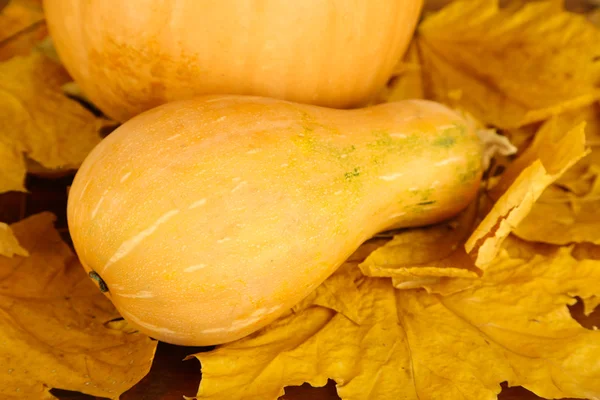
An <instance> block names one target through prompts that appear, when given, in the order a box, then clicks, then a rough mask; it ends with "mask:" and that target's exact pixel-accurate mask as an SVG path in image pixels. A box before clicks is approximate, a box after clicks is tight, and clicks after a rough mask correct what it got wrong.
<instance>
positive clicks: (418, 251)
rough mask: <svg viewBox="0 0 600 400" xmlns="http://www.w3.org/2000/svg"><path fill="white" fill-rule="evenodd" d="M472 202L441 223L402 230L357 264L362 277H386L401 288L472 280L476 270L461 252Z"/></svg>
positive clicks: (471, 219) (472, 216) (472, 214)
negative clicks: (446, 280) (450, 279)
mask: <svg viewBox="0 0 600 400" xmlns="http://www.w3.org/2000/svg"><path fill="white" fill-rule="evenodd" d="M477 206H478V204H477V202H473V203H472V204H471V205H470V206H469V207H468V208H467V209H466V210H465V211H463V212H462V213H460V214H459V215H458V216H457V217H455V218H453V219H451V220H450V221H447V222H445V223H442V224H437V225H434V226H429V227H425V228H414V229H407V230H402V231H401V232H399V233H397V234H395V235H394V237H393V239H392V240H390V241H389V242H387V243H385V244H384V245H383V246H381V247H379V248H377V249H375V250H374V251H372V252H371V253H370V254H369V255H368V256H367V257H366V259H365V260H364V261H363V262H361V263H360V264H359V268H360V269H361V271H362V272H363V274H365V275H366V276H371V277H390V278H393V280H394V286H395V287H397V288H401V289H412V288H419V287H427V286H428V285H430V284H431V283H434V282H437V281H438V278H439V277H446V276H447V277H466V278H469V277H470V278H476V277H478V276H479V274H480V271H479V269H478V268H477V267H475V265H474V263H473V260H471V258H469V256H468V255H467V253H466V252H465V250H464V242H465V240H466V239H467V237H468V236H469V234H470V233H471V230H472V228H473V225H474V222H475V218H476V216H477Z"/></svg>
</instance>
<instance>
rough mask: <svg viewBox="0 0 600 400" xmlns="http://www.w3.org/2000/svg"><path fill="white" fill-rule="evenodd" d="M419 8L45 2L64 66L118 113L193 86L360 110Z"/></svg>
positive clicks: (409, 2)
mask: <svg viewBox="0 0 600 400" xmlns="http://www.w3.org/2000/svg"><path fill="white" fill-rule="evenodd" d="M421 6H422V0H350V1H349V0H303V1H291V2H290V1H281V0H219V1H201V0H169V1H157V0H127V1H117V0H86V1H81V0H44V10H45V13H46V20H47V23H48V28H49V31H50V34H51V36H52V38H53V41H54V44H55V47H56V50H57V52H58V54H59V56H60V58H61V60H62V62H63V64H64V65H65V67H66V68H67V70H68V71H69V73H70V74H71V76H72V77H73V78H74V79H75V81H76V82H77V83H78V84H79V85H80V86H81V88H82V90H83V92H84V93H85V94H86V96H87V97H88V98H89V99H90V100H91V101H92V102H93V103H94V104H95V105H96V106H98V107H99V108H100V109H101V110H102V111H104V112H105V113H106V114H107V115H108V116H110V117H112V118H114V119H116V120H118V121H125V120H127V119H129V118H131V117H132V116H134V115H137V114H139V113H140V112H142V111H144V110H147V109H149V108H152V107H154V106H157V105H159V104H163V103H165V102H167V101H172V100H180V99H185V98H190V97H193V96H196V95H201V94H220V93H225V94H232V93H234V94H249V95H259V96H266V97H276V98H283V99H287V100H292V101H296V102H302V103H308V104H317V105H322V106H328V107H334V108H346V107H355V106H359V105H361V104H364V103H366V102H368V101H369V99H370V98H371V97H372V96H373V95H374V94H375V92H376V91H377V90H378V89H380V88H381V86H383V85H384V84H385V82H386V80H387V79H388V78H389V76H390V75H391V73H392V70H393V68H394V66H395V64H396V62H397V60H399V59H400V58H401V57H402V54H403V53H404V52H405V50H406V48H407V46H408V43H409V41H410V39H411V37H412V35H413V32H414V29H415V26H416V23H417V19H418V16H419V13H420V10H421Z"/></svg>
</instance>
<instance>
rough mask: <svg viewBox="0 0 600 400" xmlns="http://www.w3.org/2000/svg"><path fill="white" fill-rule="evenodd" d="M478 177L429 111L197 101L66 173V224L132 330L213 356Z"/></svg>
mask: <svg viewBox="0 0 600 400" xmlns="http://www.w3.org/2000/svg"><path fill="white" fill-rule="evenodd" d="M481 173H482V146H481V143H480V140H479V139H478V137H477V135H476V133H475V132H474V131H473V128H472V127H471V126H470V125H469V124H468V123H467V122H466V121H465V120H464V119H463V118H462V117H461V116H460V115H458V114H456V113H455V112H453V111H451V110H450V109H448V108H447V107H445V106H443V105H441V104H438V103H434V102H431V101H426V100H405V101H401V102H395V103H385V104H380V105H375V106H370V107H366V108H361V109H353V110H339V109H329V108H324V107H318V106H314V105H306V104H299V103H293V102H288V101H284V100H277V99H272V98H262V97H253V96H241V95H230V96H223V95H214V96H202V97H198V98H194V99H189V100H183V101H178V102H172V103H167V104H165V105H162V106H159V107H157V108H154V109H152V110H149V111H146V112H144V113H142V114H140V115H138V116H136V117H134V118H132V119H130V120H129V121H128V122H126V123H124V124H123V125H121V126H120V127H119V128H117V129H116V130H115V131H114V132H113V133H111V134H110V135H109V136H108V137H107V138H105V139H104V140H103V141H102V142H101V143H100V144H99V145H98V146H97V147H96V148H95V149H94V150H93V151H92V152H91V153H90V154H89V156H88V157H87V158H86V159H85V161H84V162H83V164H82V166H81V168H80V169H79V171H78V172H77V174H76V176H75V179H74V181H73V185H72V187H71V190H70V193H69V199H68V209H67V211H68V223H69V228H70V232H71V236H72V239H73V243H74V246H75V249H76V251H77V254H78V255H79V258H80V259H81V262H82V264H83V266H84V268H85V269H86V270H87V271H88V272H89V273H91V274H92V277H94V278H95V279H96V280H97V281H98V282H99V283H100V284H101V288H102V289H104V291H105V293H106V295H107V296H108V297H109V298H110V299H111V301H112V302H113V303H114V305H115V306H116V308H117V309H118V311H119V312H120V313H121V315H122V316H123V317H124V318H125V319H126V320H128V321H129V323H130V324H131V325H132V326H134V327H136V328H138V329H139V330H140V331H142V332H145V333H146V334H148V335H150V336H152V337H154V338H156V339H160V340H162V341H165V342H169V343H173V344H179V345H214V344H220V343H225V342H229V341H232V340H235V339H238V338H241V337H243V336H245V335H248V334H250V333H252V332H254V331H256V330H257V329H259V328H261V327H264V326H265V325H266V324H268V323H270V322H271V321H273V320H275V319H276V318H277V317H279V316H281V315H282V314H283V313H285V312H287V311H289V309H290V308H291V307H293V306H294V305H295V304H297V303H298V302H299V301H301V300H302V299H303V298H304V297H305V296H307V295H308V294H309V293H310V292H311V291H312V290H314V289H315V288H316V287H317V286H318V285H319V284H321V283H322V282H323V281H324V280H325V279H326V278H327V277H328V276H329V275H331V274H332V273H333V272H334V271H335V270H336V268H338V267H339V266H340V265H341V264H342V263H343V262H344V261H345V260H346V259H347V257H348V256H349V255H350V254H351V253H353V252H354V251H355V250H356V249H357V248H358V247H359V246H360V244H361V243H363V242H364V241H366V240H367V239H369V238H371V237H372V236H374V235H375V234H376V233H378V232H380V231H383V230H387V229H392V228H399V227H414V226H421V225H427V224H432V223H436V222H439V221H442V220H445V219H447V218H449V217H451V216H454V215H455V214H457V213H459V212H460V211H461V210H463V209H464V208H465V207H466V206H467V205H468V204H469V203H470V202H472V200H473V198H474V197H475V195H476V193H477V191H478V187H479V183H480V179H481Z"/></svg>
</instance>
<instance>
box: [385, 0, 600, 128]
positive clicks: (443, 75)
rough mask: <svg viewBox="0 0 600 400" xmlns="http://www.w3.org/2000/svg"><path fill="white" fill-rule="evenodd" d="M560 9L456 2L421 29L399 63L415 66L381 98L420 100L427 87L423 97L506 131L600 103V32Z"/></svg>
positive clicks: (481, 0) (545, 4)
mask: <svg viewBox="0 0 600 400" xmlns="http://www.w3.org/2000/svg"><path fill="white" fill-rule="evenodd" d="M515 3H522V2H515ZM557 4H558V2H551V1H540V2H528V3H527V2H526V4H525V5H523V6H520V7H518V6H512V7H507V8H500V7H499V1H498V0H460V1H454V2H452V3H451V4H450V5H449V6H448V7H446V8H444V9H442V10H441V11H439V12H437V13H433V14H431V15H430V16H428V17H426V18H425V20H424V21H423V22H422V23H421V24H420V26H419V28H418V33H417V35H416V36H415V39H414V42H413V49H412V50H411V52H410V53H408V55H407V58H406V60H405V64H400V66H401V67H402V66H403V65H411V68H410V69H407V68H405V69H403V68H400V69H399V71H398V72H399V76H398V77H396V78H395V79H394V80H393V81H392V87H391V88H388V89H387V90H386V92H384V93H383V96H384V97H385V98H390V99H396V98H403V97H406V96H413V95H419V90H414V88H418V87H420V86H422V92H423V95H424V97H426V98H429V99H433V100H438V101H441V102H444V103H447V104H449V105H451V106H453V107H455V108H459V109H464V110H468V111H469V112H470V113H472V114H473V115H474V116H475V117H476V118H477V119H479V120H481V121H483V122H484V123H486V124H490V125H493V126H495V127H498V128H503V129H509V128H516V127H520V126H523V125H526V124H529V123H532V122H535V121H542V120H545V119H547V118H549V117H551V116H553V115H557V114H559V113H561V112H564V111H566V110H570V109H576V108H580V107H582V106H585V105H586V104H590V103H592V102H593V101H595V100H597V99H598V98H600V89H599V87H598V85H599V84H600V63H598V62H597V61H596V60H597V57H598V56H600V31H599V30H598V29H597V28H596V27H594V25H593V24H592V23H590V22H589V21H588V20H586V18H585V16H583V15H577V14H573V13H569V12H566V11H564V10H562V9H561V7H558V6H557ZM540 65H543V66H544V68H540ZM416 71H420V75H421V76H418V74H417V72H416Z"/></svg>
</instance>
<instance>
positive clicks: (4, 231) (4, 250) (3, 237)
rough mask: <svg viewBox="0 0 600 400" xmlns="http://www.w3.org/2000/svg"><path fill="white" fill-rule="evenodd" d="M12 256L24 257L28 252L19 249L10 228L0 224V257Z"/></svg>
mask: <svg viewBox="0 0 600 400" xmlns="http://www.w3.org/2000/svg"><path fill="white" fill-rule="evenodd" d="M14 255H18V256H23V257H26V256H28V255H29V252H28V251H27V250H25V249H24V248H23V247H21V245H20V244H19V241H18V240H17V238H16V237H15V235H14V233H13V231H12V230H11V229H10V226H8V225H6V224H5V223H3V222H0V257H1V256H4V257H12V256H14Z"/></svg>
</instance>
